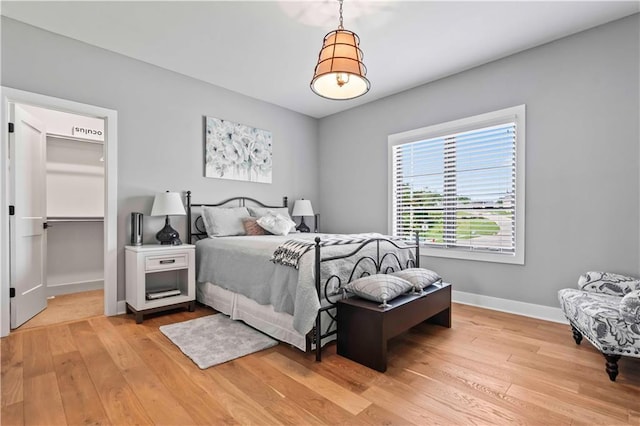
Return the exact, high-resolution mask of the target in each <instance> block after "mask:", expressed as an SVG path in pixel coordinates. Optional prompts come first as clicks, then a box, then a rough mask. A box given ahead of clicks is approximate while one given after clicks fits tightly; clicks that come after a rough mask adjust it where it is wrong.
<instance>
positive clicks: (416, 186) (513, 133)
mask: <svg viewBox="0 0 640 426" xmlns="http://www.w3.org/2000/svg"><path fill="white" fill-rule="evenodd" d="M517 130H518V129H517V128H516V120H513V121H510V122H505V123H502V124H498V125H492V126H486V127H479V128H475V129H473V130H467V131H464V132H459V133H453V134H449V135H445V136H441V137H435V138H430V139H425V140H419V141H414V142H407V143H401V144H396V145H393V146H392V149H391V156H392V158H391V175H392V176H391V179H392V182H391V187H392V189H391V192H392V194H391V202H392V206H391V215H392V218H391V228H392V233H393V234H394V235H396V236H402V237H411V236H412V235H413V234H414V233H415V232H416V231H418V233H419V236H420V241H421V243H422V244H425V245H428V246H432V247H442V248H454V249H458V250H469V251H483V252H491V253H502V254H505V255H508V254H513V253H515V250H516V137H517Z"/></svg>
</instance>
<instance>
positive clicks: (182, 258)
mask: <svg viewBox="0 0 640 426" xmlns="http://www.w3.org/2000/svg"><path fill="white" fill-rule="evenodd" d="M188 266H189V255H188V254H187V253H181V254H173V255H165V256H147V257H146V258H145V259H144V270H145V271H147V272H149V271H162V270H169V269H176V268H187V267H188Z"/></svg>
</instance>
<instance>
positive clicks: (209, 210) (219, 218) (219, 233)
mask: <svg viewBox="0 0 640 426" xmlns="http://www.w3.org/2000/svg"><path fill="white" fill-rule="evenodd" d="M246 217H249V211H248V210H247V208H246V207H231V208H226V207H203V208H202V221H203V222H204V227H205V229H206V230H207V235H209V236H210V237H226V236H231V235H245V234H246V231H245V230H244V225H243V224H242V219H243V218H246Z"/></svg>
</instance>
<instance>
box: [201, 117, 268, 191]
mask: <svg viewBox="0 0 640 426" xmlns="http://www.w3.org/2000/svg"><path fill="white" fill-rule="evenodd" d="M271 140H272V139H271V133H270V132H268V131H266V130H261V129H256V128H253V127H249V126H246V125H244V124H238V123H234V122H231V121H227V120H221V119H218V118H213V117H207V120H206V134H205V176H207V177H217V178H223V179H239V180H249V181H254V182H265V183H270V182H271V171H272V146H271Z"/></svg>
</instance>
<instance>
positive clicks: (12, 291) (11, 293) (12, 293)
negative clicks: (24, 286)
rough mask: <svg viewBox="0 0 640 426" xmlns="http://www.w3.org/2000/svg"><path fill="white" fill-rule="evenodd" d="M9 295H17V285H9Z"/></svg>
mask: <svg viewBox="0 0 640 426" xmlns="http://www.w3.org/2000/svg"><path fill="white" fill-rule="evenodd" d="M9 297H10V298H11V297H16V289H15V287H9Z"/></svg>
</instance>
